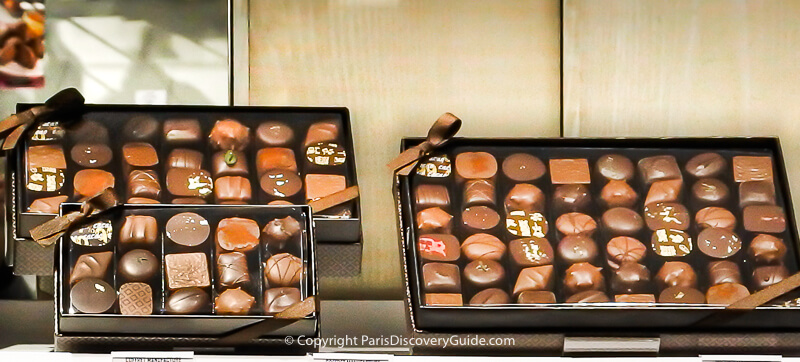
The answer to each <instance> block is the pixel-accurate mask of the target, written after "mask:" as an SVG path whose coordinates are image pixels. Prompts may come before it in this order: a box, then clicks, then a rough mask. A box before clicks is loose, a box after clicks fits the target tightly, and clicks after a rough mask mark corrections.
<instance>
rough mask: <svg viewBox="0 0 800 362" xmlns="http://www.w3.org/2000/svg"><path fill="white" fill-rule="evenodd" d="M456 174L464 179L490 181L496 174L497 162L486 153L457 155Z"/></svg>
mask: <svg viewBox="0 0 800 362" xmlns="http://www.w3.org/2000/svg"><path fill="white" fill-rule="evenodd" d="M456 173H457V174H458V175H459V176H460V177H461V178H464V179H490V178H493V177H494V176H495V175H496V174H497V160H495V158H494V156H492V155H491V154H490V153H487V152H463V153H459V154H458V155H456Z"/></svg>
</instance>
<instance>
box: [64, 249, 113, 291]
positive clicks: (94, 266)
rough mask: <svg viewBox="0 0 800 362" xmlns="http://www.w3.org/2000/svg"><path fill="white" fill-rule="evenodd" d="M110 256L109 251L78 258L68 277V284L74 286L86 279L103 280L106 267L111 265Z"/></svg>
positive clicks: (106, 270)
mask: <svg viewBox="0 0 800 362" xmlns="http://www.w3.org/2000/svg"><path fill="white" fill-rule="evenodd" d="M112 256H113V255H112V252H110V251H103V252H100V253H89V254H83V255H81V256H79V257H78V261H76V262H75V267H73V268H72V273H70V275H69V283H70V284H74V283H75V282H77V281H80V280H82V279H87V278H96V279H104V277H105V275H106V273H107V272H108V266H109V265H111V257H112Z"/></svg>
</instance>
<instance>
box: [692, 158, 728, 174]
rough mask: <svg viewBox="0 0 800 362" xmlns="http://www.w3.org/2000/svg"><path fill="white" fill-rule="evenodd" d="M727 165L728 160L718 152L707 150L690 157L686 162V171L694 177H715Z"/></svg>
mask: <svg viewBox="0 0 800 362" xmlns="http://www.w3.org/2000/svg"><path fill="white" fill-rule="evenodd" d="M727 166H728V162H726V161H725V159H724V158H722V156H720V155H719V154H718V153H714V152H707V153H701V154H699V155H697V156H694V157H692V158H691V159H689V161H688V162H686V172H688V173H689V174H690V175H692V176H694V177H715V176H718V175H719V174H721V173H722V171H724V170H725V167H727Z"/></svg>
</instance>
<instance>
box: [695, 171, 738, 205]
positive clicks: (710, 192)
mask: <svg viewBox="0 0 800 362" xmlns="http://www.w3.org/2000/svg"><path fill="white" fill-rule="evenodd" d="M692 195H694V198H695V199H697V200H698V201H700V202H701V203H705V204H711V205H719V204H723V203H725V202H726V201H728V197H729V195H730V190H729V189H728V186H727V185H725V183H724V182H722V181H720V180H717V179H715V178H701V179H699V180H697V182H695V183H694V185H692Z"/></svg>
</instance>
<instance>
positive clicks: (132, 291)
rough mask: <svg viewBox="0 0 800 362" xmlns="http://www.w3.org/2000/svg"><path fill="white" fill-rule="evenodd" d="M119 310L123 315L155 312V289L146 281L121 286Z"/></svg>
mask: <svg viewBox="0 0 800 362" xmlns="http://www.w3.org/2000/svg"><path fill="white" fill-rule="evenodd" d="M119 311H120V313H122V314H123V315H150V314H153V289H152V288H150V285H148V284H145V283H125V284H122V286H120V287H119Z"/></svg>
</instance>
